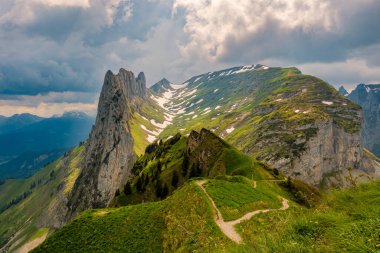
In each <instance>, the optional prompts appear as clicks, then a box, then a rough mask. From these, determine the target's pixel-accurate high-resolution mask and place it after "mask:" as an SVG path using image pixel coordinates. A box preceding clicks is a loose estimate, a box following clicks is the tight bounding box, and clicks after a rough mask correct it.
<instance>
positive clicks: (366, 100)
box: [339, 84, 380, 157]
mask: <svg viewBox="0 0 380 253" xmlns="http://www.w3.org/2000/svg"><path fill="white" fill-rule="evenodd" d="M339 93H340V94H341V95H343V96H346V97H347V98H348V99H350V100H351V101H353V102H355V103H357V104H358V105H360V106H361V107H362V108H363V114H364V122H363V128H362V132H361V135H362V142H363V145H364V146H365V147H366V148H368V149H369V150H370V151H371V152H373V153H374V154H376V155H377V156H378V157H380V84H358V85H357V86H356V88H355V89H354V90H352V92H351V93H348V92H347V90H346V89H345V88H344V87H343V86H341V87H340V88H339Z"/></svg>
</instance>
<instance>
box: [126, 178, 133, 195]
mask: <svg viewBox="0 0 380 253" xmlns="http://www.w3.org/2000/svg"><path fill="white" fill-rule="evenodd" d="M131 193H132V187H131V183H130V182H129V181H128V182H127V183H126V184H125V185H124V194H125V195H129V194H131Z"/></svg>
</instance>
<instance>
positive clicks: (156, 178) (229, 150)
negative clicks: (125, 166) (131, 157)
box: [113, 129, 283, 206]
mask: <svg viewBox="0 0 380 253" xmlns="http://www.w3.org/2000/svg"><path fill="white" fill-rule="evenodd" d="M205 154H207V157H206V158H205ZM132 173H133V177H132V178H131V179H130V180H129V182H128V183H127V185H126V187H125V188H124V189H123V190H121V191H120V194H119V195H118V196H116V198H115V200H114V201H113V206H122V205H127V204H137V203H141V202H146V201H156V200H160V199H164V198H165V197H167V196H168V195H170V194H171V193H172V192H173V191H174V190H175V189H177V188H178V187H179V186H181V185H182V184H184V183H185V182H187V181H188V180H189V178H193V177H207V178H214V177H218V176H224V175H241V176H247V177H249V178H251V179H282V178H283V177H282V176H281V175H278V176H276V175H275V174H274V171H273V170H272V169H271V168H269V167H268V166H266V165H265V164H263V163H260V162H258V161H256V160H255V159H253V158H251V157H249V156H247V155H245V154H243V153H242V152H241V151H238V150H237V149H235V148H233V147H232V146H231V145H229V144H228V143H226V142H225V141H224V140H222V139H220V138H219V137H217V136H216V135H215V134H213V133H212V132H210V131H208V130H206V129H202V130H201V131H200V133H197V132H195V131H193V132H192V133H191V134H190V136H189V137H185V136H182V135H181V134H176V135H175V136H174V137H172V138H170V139H168V140H166V141H159V142H155V143H152V144H150V145H149V146H148V147H147V148H146V150H145V154H144V155H143V156H140V157H139V159H138V160H137V162H136V163H135V165H134V167H133V169H132Z"/></svg>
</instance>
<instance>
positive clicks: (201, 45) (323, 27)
mask: <svg viewBox="0 0 380 253" xmlns="http://www.w3.org/2000/svg"><path fill="white" fill-rule="evenodd" d="M174 8H175V9H174V10H177V9H180V8H183V9H184V10H185V13H186V24H185V27H184V31H185V33H186V34H188V36H189V37H190V40H189V41H188V42H187V43H186V44H184V45H182V48H181V52H182V53H183V55H184V56H185V57H203V58H207V59H208V60H210V61H212V62H218V61H222V62H239V61H242V60H243V61H248V60H257V61H260V60H264V59H268V58H277V59H287V60H288V61H292V62H295V63H304V62H313V61H321V62H334V61H339V60H346V59H347V58H349V57H350V55H351V54H352V51H353V50H357V49H358V48H361V47H363V46H370V45H374V44H378V43H380V28H379V26H378V24H379V23H380V15H378V13H379V10H380V2H379V1H375V0H373V1H370V0H365V1H360V3H359V2H357V1H327V0H322V1H321V0H310V1H300V0H277V1H266V0H255V1H252V0H242V1H239V4H236V1H233V0H220V1H203V0H198V1H189V0H176V1H175V3H174Z"/></svg>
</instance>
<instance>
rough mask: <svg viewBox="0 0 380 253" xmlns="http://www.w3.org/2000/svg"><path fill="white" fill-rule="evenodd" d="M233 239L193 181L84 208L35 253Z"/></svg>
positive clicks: (201, 245) (191, 245) (169, 247)
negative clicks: (121, 203) (137, 199)
mask: <svg viewBox="0 0 380 253" xmlns="http://www.w3.org/2000/svg"><path fill="white" fill-rule="evenodd" d="M183 203H186V205H184V204H183ZM194 206H196V207H197V208H196V209H194V208H193V207H194ZM229 243H230V242H228V241H226V240H225V239H224V237H223V234H221V232H220V231H219V230H218V228H217V226H216V225H215V224H214V223H213V222H212V212H211V210H210V207H209V205H208V203H207V201H206V199H205V197H204V196H203V193H202V192H201V191H200V190H199V188H198V187H197V186H196V185H195V184H192V183H189V184H186V185H184V186H183V187H181V188H180V189H179V190H178V191H177V192H176V194H174V195H173V196H171V197H169V198H168V199H166V200H164V201H160V202H152V203H147V204H139V205H134V206H128V207H121V208H114V209H100V210H91V211H86V212H84V213H83V214H81V215H80V216H79V217H78V218H76V219H75V220H74V221H73V222H71V223H69V224H68V225H66V226H65V227H63V228H62V229H60V230H59V231H57V232H56V233H55V234H54V235H52V236H51V237H50V238H49V239H48V240H47V241H46V242H45V243H43V244H42V245H41V246H40V247H39V248H38V249H36V250H34V251H33V252H162V251H165V252H172V251H173V250H182V251H184V252H189V251H202V250H204V249H205V248H210V249H216V248H217V247H220V246H227V245H228V244H229Z"/></svg>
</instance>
